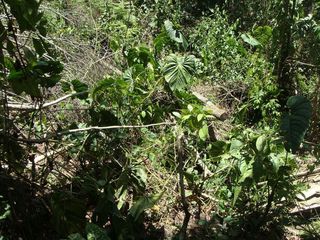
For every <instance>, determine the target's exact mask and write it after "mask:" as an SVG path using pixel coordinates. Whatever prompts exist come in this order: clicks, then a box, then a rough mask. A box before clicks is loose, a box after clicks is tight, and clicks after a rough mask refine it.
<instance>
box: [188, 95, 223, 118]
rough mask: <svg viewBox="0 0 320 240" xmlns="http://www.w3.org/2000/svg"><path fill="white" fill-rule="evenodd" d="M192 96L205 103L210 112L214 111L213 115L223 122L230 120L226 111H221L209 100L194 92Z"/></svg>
mask: <svg viewBox="0 0 320 240" xmlns="http://www.w3.org/2000/svg"><path fill="white" fill-rule="evenodd" d="M192 94H193V95H194V96H195V97H196V98H198V100H199V101H201V102H203V103H204V104H205V106H206V108H208V109H209V110H210V111H212V115H213V116H215V117H216V118H218V119H219V120H221V121H224V120H226V119H227V118H228V114H227V112H226V111H225V110H224V109H221V108H220V107H218V106H217V105H215V104H214V103H212V102H211V101H210V100H209V99H208V98H206V97H204V96H202V95H201V94H200V93H197V92H192Z"/></svg>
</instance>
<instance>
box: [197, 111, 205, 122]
mask: <svg viewBox="0 0 320 240" xmlns="http://www.w3.org/2000/svg"><path fill="white" fill-rule="evenodd" d="M204 117H205V115H204V114H203V113H200V114H198V116H197V120H198V122H200V121H201V120H202V119H203V118H204Z"/></svg>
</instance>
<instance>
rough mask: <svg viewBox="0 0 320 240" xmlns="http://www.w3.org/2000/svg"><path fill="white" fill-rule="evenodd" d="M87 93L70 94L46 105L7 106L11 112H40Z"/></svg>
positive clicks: (15, 104)
mask: <svg viewBox="0 0 320 240" xmlns="http://www.w3.org/2000/svg"><path fill="white" fill-rule="evenodd" d="M85 93H88V92H87V91H85V92H78V93H70V94H68V95H65V96H63V97H61V98H58V99H56V100H54V101H52V102H48V103H44V104H26V103H8V105H7V106H8V108H9V109H10V110H39V109H42V108H47V107H50V106H52V105H55V104H58V103H59V102H62V101H64V100H66V99H67V98H70V97H75V96H79V95H82V94H85Z"/></svg>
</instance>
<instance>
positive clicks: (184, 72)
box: [163, 54, 195, 90]
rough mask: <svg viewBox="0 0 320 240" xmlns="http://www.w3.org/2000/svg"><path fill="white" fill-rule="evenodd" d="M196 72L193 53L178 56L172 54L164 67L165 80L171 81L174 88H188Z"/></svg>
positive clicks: (170, 83)
mask: <svg viewBox="0 0 320 240" xmlns="http://www.w3.org/2000/svg"><path fill="white" fill-rule="evenodd" d="M194 72H195V57H194V56H193V55H188V56H177V55H175V54H171V55H169V56H168V57H167V59H166V63H165V65H164V67H163V73H164V77H165V80H166V81H167V82H168V83H169V85H170V88H171V89H172V90H176V89H177V90H181V89H184V88H186V87H187V86H188V83H190V81H191V78H192V74H194Z"/></svg>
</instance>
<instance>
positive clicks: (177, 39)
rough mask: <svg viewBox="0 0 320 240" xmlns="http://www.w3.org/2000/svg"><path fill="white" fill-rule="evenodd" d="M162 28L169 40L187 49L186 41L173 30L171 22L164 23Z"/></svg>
mask: <svg viewBox="0 0 320 240" xmlns="http://www.w3.org/2000/svg"><path fill="white" fill-rule="evenodd" d="M164 27H165V29H166V31H167V34H168V36H169V38H170V39H171V40H172V41H174V42H176V43H181V44H182V46H183V48H184V49H186V48H187V47H188V43H187V40H186V39H185V37H184V36H183V35H182V33H180V32H179V31H177V30H174V29H173V24H172V22H171V21H169V20H166V21H164Z"/></svg>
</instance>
